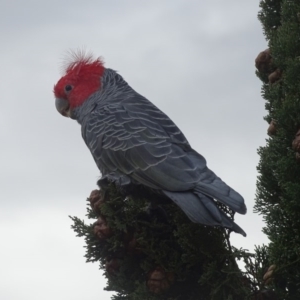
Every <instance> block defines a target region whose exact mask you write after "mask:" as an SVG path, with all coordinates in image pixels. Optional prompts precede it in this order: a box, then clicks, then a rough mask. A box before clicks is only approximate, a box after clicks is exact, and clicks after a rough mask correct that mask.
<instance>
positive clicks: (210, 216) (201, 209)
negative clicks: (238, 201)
mask: <svg viewBox="0 0 300 300" xmlns="http://www.w3.org/2000/svg"><path fill="white" fill-rule="evenodd" d="M163 193H164V194H165V195H166V196H167V197H168V198H170V199H171V200H172V201H173V202H175V203H176V204H177V205H178V206H179V207H180V208H181V209H182V210H183V211H184V213H185V214H186V215H187V216H188V217H189V219H190V220H191V221H193V222H194V223H201V224H204V225H209V226H222V227H225V228H228V229H231V230H233V231H235V232H237V233H240V234H242V235H243V236H246V233H245V231H244V230H243V229H242V228H241V227H239V226H238V225H237V224H236V223H234V222H233V221H232V220H231V219H230V218H229V217H228V216H227V215H226V214H225V213H224V212H223V211H222V210H220V209H219V208H218V207H217V206H216V204H215V201H214V200H213V199H212V198H210V197H209V196H206V195H205V194H202V193H201V192H198V191H194V192H192V191H191V192H169V191H163Z"/></svg>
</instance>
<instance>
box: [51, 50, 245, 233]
mask: <svg viewBox="0 0 300 300" xmlns="http://www.w3.org/2000/svg"><path fill="white" fill-rule="evenodd" d="M63 72H64V73H63V76H62V77H61V78H60V79H59V80H58V82H57V83H56V84H55V85H54V90H53V92H54V98H55V106H56V109H57V111H58V112H59V113H60V114H61V115H62V116H65V117H69V118H71V119H73V120H76V121H77V122H78V123H79V124H80V125H81V134H82V138H83V140H84V141H85V143H86V145H87V147H88V148H89V150H90V152H91V154H92V156H93V158H94V160H95V163H96V165H97V167H98V169H99V171H100V173H101V176H102V177H101V179H100V180H99V184H100V186H101V184H102V186H103V187H105V185H106V184H107V182H114V183H115V184H116V185H119V186H129V185H131V186H143V187H145V188H146V189H151V190H152V191H155V192H157V193H159V194H160V195H163V196H164V197H167V198H169V199H170V200H172V201H173V202H174V203H175V204H176V205H178V206H179V207H180V209H181V210H182V211H183V212H184V213H185V214H186V215H187V217H188V218H189V219H190V220H191V221H192V222H194V223H199V224H202V225H206V226H218V227H224V228H227V229H229V230H230V231H234V232H236V233H239V234H242V235H243V236H246V233H245V232H244V230H243V229H242V228H241V227H239V226H238V225H237V224H236V223H235V222H234V221H233V220H232V219H231V218H230V217H228V216H227V215H226V214H225V213H224V211H223V210H221V209H220V208H219V206H218V205H217V203H222V204H223V205H225V206H226V207H228V208H230V209H231V210H232V211H233V212H237V213H240V214H245V213H246V211H247V208H246V205H245V203H244V199H243V197H242V196H241V195H240V194H239V193H238V192H236V191H235V190H234V189H232V188H231V187H229V186H228V185H227V184H226V183H225V182H224V181H222V180H221V179H220V178H219V177H218V176H217V175H216V174H215V173H214V172H213V171H211V170H210V169H209V168H208V167H207V163H206V160H205V158H204V157H203V156H202V155H201V154H199V153H198V152H197V151H196V150H194V149H193V148H192V147H191V145H190V143H189V142H188V140H187V139H186V137H185V136H184V134H183V133H182V132H181V130H180V129H179V128H178V127H177V126H176V124H175V123H174V122H173V121H172V120H171V119H170V118H169V117H168V116H167V115H166V114H165V113H164V112H162V111H161V110H160V109H159V108H158V107H156V106H155V105H154V104H153V103H152V102H150V101H149V100H148V99H147V98H145V97H144V96H142V95H140V94H139V93H137V92H136V91H135V90H134V89H133V88H132V87H131V86H130V85H129V84H128V83H127V82H126V81H125V80H124V79H123V77H122V76H121V75H120V74H119V73H118V72H116V71H115V70H113V69H110V68H106V67H105V66H104V62H103V60H102V58H101V57H94V56H93V55H91V54H86V53H73V55H72V57H71V59H69V61H68V62H67V63H66V64H65V66H64V70H63ZM187 100H188V99H184V101H187Z"/></svg>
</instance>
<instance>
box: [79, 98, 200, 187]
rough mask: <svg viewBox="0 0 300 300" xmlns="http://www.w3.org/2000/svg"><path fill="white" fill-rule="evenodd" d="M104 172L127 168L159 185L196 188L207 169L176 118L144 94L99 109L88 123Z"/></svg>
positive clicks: (91, 146) (89, 139)
mask: <svg viewBox="0 0 300 300" xmlns="http://www.w3.org/2000/svg"><path fill="white" fill-rule="evenodd" d="M82 134H83V138H84V140H85V142H86V144H87V146H88V147H89V149H90V151H91V152H92V155H93V157H94V159H95V161H96V163H97V165H98V167H99V169H100V170H101V171H102V173H108V172H114V171H118V172H122V173H124V174H127V175H129V176H130V177H131V178H133V179H134V180H136V181H137V182H139V183H141V184H144V185H146V186H149V187H152V188H155V189H165V190H169V191H185V190H189V189H193V188H194V187H195V186H196V185H197V183H198V182H199V180H201V177H203V175H204V174H203V171H204V170H205V169H206V161H205V159H204V158H203V157H201V156H200V155H199V156H198V161H197V165H195V163H194V161H193V159H192V158H191V157H190V155H189V153H190V152H191V151H193V150H192V149H191V147H190V145H189V143H188V141H187V140H186V138H185V136H184V135H183V134H182V132H181V131H180V130H179V128H178V127H177V126H176V125H175V124H174V123H173V122H172V121H171V119H170V118H169V117H168V116H166V115H165V114H164V113H163V112H161V111H160V110H159V109H158V108H157V107H155V106H154V105H153V104H152V103H151V102H149V101H148V100H147V99H145V98H144V97H142V96H140V95H138V94H137V95H136V96H134V97H130V98H128V99H125V100H124V101H122V102H121V103H118V104H106V105H105V106H99V107H97V108H96V109H95V110H94V111H93V112H92V113H91V115H90V117H89V118H88V120H87V121H86V122H85V123H84V124H83V127H82ZM199 157H201V158H202V159H199Z"/></svg>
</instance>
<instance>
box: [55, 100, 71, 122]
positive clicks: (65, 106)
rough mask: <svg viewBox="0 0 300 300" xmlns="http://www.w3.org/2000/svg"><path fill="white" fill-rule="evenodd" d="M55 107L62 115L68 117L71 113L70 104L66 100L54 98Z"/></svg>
mask: <svg viewBox="0 0 300 300" xmlns="http://www.w3.org/2000/svg"><path fill="white" fill-rule="evenodd" d="M55 107H56V109H57V111H58V112H59V113H60V114H62V115H63V116H64V117H69V118H70V115H71V112H70V104H69V102H68V101H67V100H65V99H61V98H56V99H55Z"/></svg>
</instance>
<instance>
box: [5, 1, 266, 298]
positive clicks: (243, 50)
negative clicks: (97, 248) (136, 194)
mask: <svg viewBox="0 0 300 300" xmlns="http://www.w3.org/2000/svg"><path fill="white" fill-rule="evenodd" d="M0 3H1V11H0V44H1V56H0V60H1V69H0V90H1V100H0V103H1V110H0V138H1V157H0V166H1V168H0V182H1V187H0V195H1V202H0V206H1V207H0V236H1V241H2V242H1V247H0V282H1V284H0V298H1V299H5V300H19V299H22V300H35V299H36V300H37V299H39V300H40V299H43V300H48V299H49V300H50V299H51V300H52V299H56V300H60V299H72V300H77V299H78V300H79V299H89V300H96V299H104V300H105V299H110V293H108V292H104V291H102V289H103V286H104V285H105V279H103V278H102V276H101V272H99V271H98V266H97V265H96V264H86V263H85V259H84V257H83V255H84V253H85V249H84V248H83V245H84V242H83V240H81V239H79V238H76V237H75V235H74V233H73V231H72V230H71V229H70V225H71V221H70V220H69V218H68V215H76V216H79V217H84V215H85V199H86V197H87V196H88V195H89V193H90V191H91V190H92V189H94V188H96V184H95V183H96V180H97V178H98V177H99V172H98V169H97V168H96V166H95V164H94V161H93V158H92V156H91V155H90V153H89V151H88V149H87V148H86V146H85V144H84V142H83V140H82V138H81V134H80V127H79V125H78V124H77V123H76V122H74V121H72V120H69V119H66V118H62V117H61V115H59V114H58V113H57V112H56V110H55V106H54V97H53V94H52V89H53V85H54V84H55V83H56V82H57V80H58V79H59V78H60V76H61V70H60V66H61V63H62V60H61V58H62V57H63V56H64V54H65V53H66V50H68V49H77V48H79V47H86V49H88V50H91V51H93V53H94V54H95V55H96V56H102V57H103V58H104V61H105V65H106V66H107V67H110V68H112V69H116V70H118V71H119V73H120V74H121V75H122V76H123V77H124V78H125V79H126V80H127V81H128V83H129V84H130V85H131V86H132V87H133V88H134V89H135V90H136V91H137V92H139V93H141V94H142V95H144V96H146V97H147V98H148V99H149V100H151V101H152V102H153V103H155V105H157V106H158V107H159V108H160V109H162V110H163V111H164V112H165V113H167V114H168V115H169V117H171V118H172V119H173V121H174V122H175V123H176V124H177V125H178V126H179V127H180V128H181V130H182V131H183V132H184V134H185V135H186V136H187V138H188V140H189V142H190V143H191V145H192V146H193V148H195V149H196V150H197V151H198V152H200V153H201V154H202V155H204V156H205V157H206V159H207V161H208V166H209V167H210V168H211V169H212V170H213V171H214V172H215V173H217V174H218V175H219V176H220V177H221V178H222V179H223V180H224V181H225V182H227V183H228V184H229V185H231V186H232V187H233V188H234V189H236V190H237V191H239V192H240V193H241V194H242V195H243V196H244V198H245V200H246V204H247V207H248V214H247V215H246V216H237V217H236V220H237V223H238V224H239V225H240V226H241V227H242V228H243V229H244V230H245V231H246V232H247V234H248V236H247V238H243V237H242V236H240V235H236V234H232V241H233V243H234V245H235V246H237V247H244V248H246V249H250V250H252V249H253V247H254V245H255V244H262V243H263V242H265V243H266V242H267V239H266V237H264V236H263V234H262V233H261V227H262V225H263V223H262V221H261V218H260V217H259V216H257V215H254V214H253V213H252V207H253V204H254V197H255V183H256V176H257V172H256V165H257V163H258V155H257V154H256V149H257V148H258V147H259V146H260V145H264V144H265V138H266V137H267V135H266V130H267V127H268V126H267V124H266V122H264V121H263V119H262V118H263V116H264V115H265V111H264V101H263V100H262V98H261V96H260V87H261V84H260V81H259V80H258V78H256V76H255V68H254V59H255V57H256V56H257V54H258V53H259V52H260V51H262V50H264V49H265V48H266V47H267V45H266V42H265V40H264V37H263V35H262V29H261V26H260V23H259V21H258V20H257V17H256V16H257V12H258V9H259V8H258V1H239V0H231V1H216V0H202V1H192V0H190V1H186V0H174V1H161V0H160V1H158V0H152V1H138V0H128V1H99V0H97V1H93V0H92V1H88V2H83V1H57V0H54V1H37V0H36V1H30V0H28V1H21V0H17V1H8V0H2V1H1V2H0Z"/></svg>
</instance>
